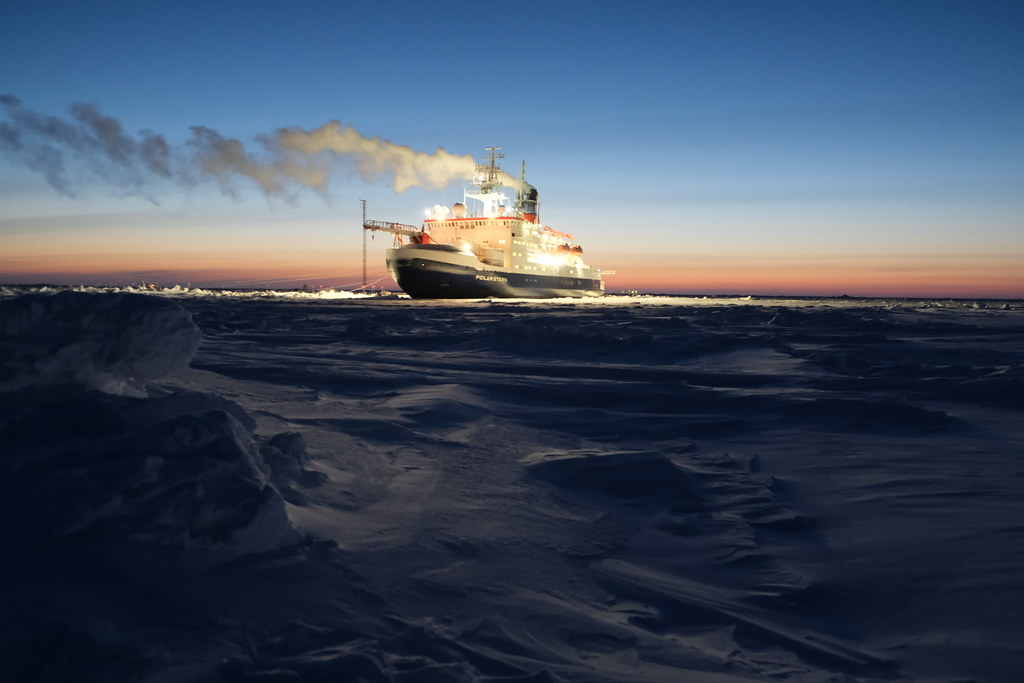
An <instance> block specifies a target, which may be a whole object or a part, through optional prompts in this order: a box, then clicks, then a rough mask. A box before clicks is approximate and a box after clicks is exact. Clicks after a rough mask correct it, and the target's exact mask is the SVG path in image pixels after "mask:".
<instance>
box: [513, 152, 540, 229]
mask: <svg viewBox="0 0 1024 683" xmlns="http://www.w3.org/2000/svg"><path fill="white" fill-rule="evenodd" d="M538 204H540V202H539V201H538V200H537V188H536V187H534V186H533V185H531V184H530V183H528V182H526V162H525V161H524V162H523V167H522V170H521V172H520V176H519V187H518V188H517V189H516V208H517V209H518V210H519V213H521V214H523V218H525V219H526V220H528V221H529V222H531V223H536V222H537V206H538Z"/></svg>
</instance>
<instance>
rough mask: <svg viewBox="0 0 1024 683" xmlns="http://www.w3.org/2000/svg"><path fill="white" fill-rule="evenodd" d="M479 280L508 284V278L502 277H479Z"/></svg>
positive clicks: (477, 277)
mask: <svg viewBox="0 0 1024 683" xmlns="http://www.w3.org/2000/svg"><path fill="white" fill-rule="evenodd" d="M476 279H477V280H483V281H485V282H508V278H506V277H501V276H500V275H479V274H478V275H477V276H476Z"/></svg>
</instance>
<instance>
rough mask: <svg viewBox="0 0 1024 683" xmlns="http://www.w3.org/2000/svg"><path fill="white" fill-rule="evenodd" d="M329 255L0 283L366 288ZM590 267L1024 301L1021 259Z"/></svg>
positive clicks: (824, 292)
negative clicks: (144, 283) (137, 283)
mask: <svg viewBox="0 0 1024 683" xmlns="http://www.w3.org/2000/svg"><path fill="white" fill-rule="evenodd" d="M332 256H333V255H331V254H328V255H327V256H325V253H324V251H323V250H310V249H294V250H285V251H278V252H275V253H268V252H266V251H262V250H245V249H240V250H238V251H236V252H234V253H231V254H227V255H226V254H224V253H223V252H221V253H214V252H207V253H202V254H196V253H190V252H176V253H175V252H166V253H161V254H144V253H134V254H132V253H121V254H111V253H107V254H90V255H82V254H70V253H66V254H49V255H46V256H45V257H44V256H31V255H27V254H25V255H22V256H21V257H20V258H17V259H10V258H3V260H0V282H3V283H5V284H33V283H48V284H55V285H76V284H81V285H90V284H116V283H118V282H120V283H125V284H127V283H132V282H147V283H154V284H158V285H165V286H171V285H175V284H177V285H183V286H184V285H192V286H213V287H217V286H228V287H230V286H238V287H243V286H249V287H253V288H259V287H271V288H273V287H279V288H297V287H301V286H303V285H307V286H309V287H313V288H321V287H323V288H337V287H344V288H356V287H359V286H360V285H361V283H362V271H361V262H360V256H359V255H352V254H347V255H345V256H344V257H342V258H336V257H335V258H332ZM588 262H590V263H593V264H596V265H598V266H602V267H605V269H607V270H614V274H610V275H606V276H605V278H604V280H605V286H606V291H607V292H608V293H621V292H629V291H639V292H647V293H666V294H685V293H691V294H700V295H704V294H740V295H746V294H750V295H772V294H775V295H793V296H839V295H849V296H869V297H875V296H880V297H885V296H888V297H925V298H950V297H952V298H993V299H1020V298H1024V275H1022V274H1021V268H1020V265H1019V263H1018V262H1017V260H1016V259H1014V258H1010V257H1006V258H997V257H988V258H978V259H974V260H970V259H964V260H958V259H953V258H951V257H941V258H940V257H932V258H920V259H914V258H911V257H904V258H894V257H889V258H884V259H882V258H869V257H862V258H832V259H828V258H818V259H814V258H811V257H808V256H805V257H803V258H795V257H794V258H789V259H782V258H780V257H777V256H776V257H772V258H764V259H757V258H755V257H753V256H752V255H747V256H746V257H745V258H738V257H731V258H724V257H713V256H709V255H704V256H694V257H691V258H682V257H672V256H664V255H660V256H659V255H643V254H628V255H614V254H592V255H588ZM367 279H368V281H369V282H371V283H374V284H375V286H378V287H380V286H382V287H384V288H385V289H389V288H396V285H395V283H394V282H393V281H392V280H391V278H390V277H389V276H388V275H387V274H386V272H385V269H384V265H383V262H382V258H381V257H380V255H379V254H374V255H373V257H371V261H370V262H369V264H368V269H367Z"/></svg>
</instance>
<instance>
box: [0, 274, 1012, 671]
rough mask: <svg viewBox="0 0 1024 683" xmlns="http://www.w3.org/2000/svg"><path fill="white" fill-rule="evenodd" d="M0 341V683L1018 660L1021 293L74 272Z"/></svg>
mask: <svg viewBox="0 0 1024 683" xmlns="http://www.w3.org/2000/svg"><path fill="white" fill-rule="evenodd" d="M199 329H201V330H202V333H203V340H202V342H201V343H200V342H199V334H198V330H199ZM0 330H2V335H0V350H3V351H4V353H3V356H2V359H0V453H2V456H0V458H2V459H0V506H2V508H3V509H2V510H0V514H3V515H4V519H6V520H10V521H11V522H12V523H10V524H7V525H5V526H4V528H3V531H2V532H0V534H3V538H2V541H3V547H5V548H8V549H9V557H11V558H14V560H13V561H9V562H6V563H5V564H4V565H3V566H2V569H0V573H2V583H0V612H2V613H3V614H4V615H5V616H4V619H3V620H2V622H0V623H2V627H0V678H3V679H5V680H6V679H10V680H41V681H42V680H84V681H128V680H145V681H154V682H155V681H172V680H173V681H177V680H201V681H257V680H282V681H284V680H310V681H321V680H323V681H334V680H346V681H347V680H364V681H465V680H479V681H556V680H557V681H678V680H694V681H737V680H779V679H785V680H794V681H839V680H844V681H862V680H863V681H869V680H890V679H911V680H919V679H923V678H928V679H931V680H939V681H954V680H964V679H967V678H971V679H974V680H980V681H1002V680H1006V681H1009V680H1013V678H1012V677H1013V672H1015V671H1018V670H1019V666H1018V665H1020V664H1024V661H1022V659H1024V658H1022V656H1021V654H1020V652H1019V649H1018V648H1016V645H1014V643H1017V642H1019V636H1020V635H1021V634H1020V631H1019V627H1014V626H1012V624H1013V622H1014V619H1013V617H1012V616H1007V617H1006V618H1004V617H1003V614H1004V610H1005V613H1006V614H1007V615H1013V614H1018V613H1019V609H1018V608H1021V607H1024V596H1022V595H1021V591H1020V589H1019V585H1018V584H1019V582H1018V580H1017V578H1016V577H1017V576H1018V571H1019V569H1020V568H1021V566H1022V565H1021V560H1022V559H1024V558H1021V557H1020V556H1019V553H1018V554H1017V555H1014V553H1013V550H1012V549H1013V548H1014V547H1020V545H1019V544H1020V541H1021V539H1022V538H1024V530H1022V529H1021V528H1020V526H1019V525H1016V526H1014V525H1013V524H1012V523H1010V522H1009V521H1003V520H1009V519H1012V518H1013V515H1012V511H1013V510H1014V509H1015V507H1014V506H1017V505H1018V501H1019V500H1021V493H1022V491H1021V482H1022V481H1024V471H1022V469H1021V463H1020V460H1019V457H1016V456H1014V455H1013V454H1014V453H1016V449H1015V447H1014V445H1013V444H1015V443H1019V441H1014V439H1015V438H1016V437H1017V436H1018V435H1019V429H1018V428H1017V426H1016V423H1017V422H1019V420H1013V419H1008V416H1015V415H1016V414H1019V411H1020V409H1021V407H1022V404H1021V400H1022V399H1021V392H1020V391H1019V389H1020V387H1021V378H1022V376H1024V372H1022V367H1024V366H1022V355H1024V351H1022V349H1024V346H1022V345H1021V343H1020V342H1021V339H1022V338H1024V323H1022V319H1021V314H1020V309H1019V308H1017V309H1013V308H1011V309H1008V310H1002V311H1000V310H992V309H975V308H971V307H967V306H956V307H949V306H937V305H933V304H931V303H927V302H922V304H921V305H919V306H908V305H906V304H899V305H892V306H886V305H874V304H872V305H863V304H857V302H850V303H847V302H844V305H843V306H836V304H835V303H832V304H822V305H819V306H815V305H813V304H810V305H807V304H804V305H800V306H796V305H794V306H782V305H754V304H751V305H742V306H716V305H707V304H703V305H699V306H684V305H679V306H673V307H664V306H659V307H653V306H650V305H646V304H645V303H643V302H635V301H633V302H626V303H623V304H621V305H616V306H611V307H597V306H587V305H585V304H582V303H581V304H575V303H564V302H563V303H552V304H524V303H517V302H466V303H458V304H454V303H445V304H439V303H435V304H431V303H426V304H411V303H410V302H394V301H391V302H388V301H380V302H373V301H358V302H356V301H337V302H319V301H318V302H307V301H294V300H292V301H273V300H265V299H264V300H252V301H240V300H230V301H225V300H218V299H216V298H193V299H180V300H179V301H178V303H177V304H175V303H174V302H171V301H168V300H165V299H161V298H157V297H144V296H137V295H125V294H112V295H103V296H100V295H87V294H81V293H67V294H58V295H56V296H45V297H32V296H27V297H21V298H17V299H7V300H0ZM197 345H198V350H197ZM190 361H191V363H190ZM186 366H188V367H186ZM261 434H272V436H269V437H267V436H262V435H261ZM1017 509H1019V507H1018V508H1017ZM890 535H891V536H892V540H888V537H889V536H890ZM990 538H999V539H1001V540H1000V542H999V544H998V545H993V544H991V543H988V542H987V540H986V539H990ZM883 549H884V550H883ZM966 556H969V557H970V558H971V562H972V564H971V565H970V567H971V570H970V572H964V571H961V570H959V569H958V567H960V566H961V565H962V563H963V562H964V561H966V560H965V559H964V557H966ZM961 594H962V595H963V598H962V599H961V598H960V597H959V596H960V595H961ZM993 596H998V605H997V606H996V602H995V601H993V600H992V597H993ZM950 603H952V604H955V605H956V607H955V608H953V607H950V609H951V610H953V609H955V614H956V618H955V619H951V618H948V617H947V616H945V614H944V612H943V611H942V607H943V605H945V604H950ZM987 605H993V607H992V608H989V607H987ZM964 624H967V626H964ZM1015 628H1016V630H1014V629H1015ZM965 629H969V630H965ZM981 651H984V652H987V653H989V654H988V655H987V656H985V657H979V656H978V652H981Z"/></svg>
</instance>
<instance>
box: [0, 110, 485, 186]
mask: <svg viewBox="0 0 1024 683" xmlns="http://www.w3.org/2000/svg"><path fill="white" fill-rule="evenodd" d="M0 105H2V106H3V110H4V112H5V114H6V118H7V120H6V121H3V120H0V150H2V151H3V152H4V153H6V154H7V156H9V157H10V158H12V159H14V160H16V161H18V162H20V163H21V164H23V165H25V166H26V167H28V168H30V169H32V170H33V171H36V172H38V173H40V174H42V175H43V177H44V178H46V181H47V182H48V183H49V184H50V185H51V186H52V187H53V188H54V189H55V190H56V191H57V192H59V193H61V194H64V195H67V196H74V195H75V190H76V188H78V187H80V186H82V185H84V184H85V183H86V182H88V181H94V180H97V179H99V180H101V181H104V182H107V183H110V184H112V185H113V186H114V187H115V188H116V189H117V190H118V191H120V192H124V193H127V194H140V195H145V196H149V195H150V194H151V193H152V192H153V191H154V190H155V189H157V188H158V187H159V186H160V185H161V184H167V183H170V184H173V185H176V186H180V187H193V186H195V185H197V184H200V183H202V182H204V181H213V182H214V183H216V184H217V186H218V187H219V188H220V189H221V190H222V191H224V192H226V193H228V194H235V193H236V192H237V191H238V189H239V183H241V184H242V185H245V184H248V183H253V184H255V185H256V187H258V188H259V189H260V191H261V192H263V193H264V194H265V195H267V196H279V197H285V198H288V199H292V198H294V196H295V194H296V193H297V192H298V191H301V190H304V189H310V190H313V191H315V192H318V193H320V194H324V195H326V193H327V192H328V188H329V185H330V183H331V180H332V177H333V174H334V173H336V172H338V171H339V170H344V169H354V170H355V171H356V172H358V173H359V175H360V176H362V177H363V178H364V179H366V180H369V181H380V180H390V181H391V183H392V184H393V186H394V189H395V191H396V192H398V193H402V192H405V191H406V190H407V189H409V188H410V187H422V188H425V189H432V190H437V189H441V188H443V187H445V186H447V185H449V184H451V183H452V182H454V181H456V180H460V179H466V178H471V177H472V175H473V172H474V170H475V162H474V160H473V157H472V155H469V154H467V155H463V156H457V155H454V154H451V153H449V152H447V151H445V150H444V149H442V148H440V147H438V148H437V150H436V151H435V152H433V153H427V152H423V151H416V150H414V149H412V148H411V147H407V146H404V145H396V144H395V143H393V142H389V141H388V140H382V139H381V138H379V137H372V138H368V137H366V136H364V135H362V134H360V133H359V132H358V131H356V130H355V129H354V128H352V127H351V126H347V125H346V126H342V125H341V124H340V123H338V122H337V121H331V122H329V123H326V124H324V125H323V126H321V127H319V128H316V129H313V130H303V129H301V128H296V127H287V128H279V129H278V130H276V131H275V132H274V133H273V134H270V135H264V136H260V137H259V138H257V140H256V144H255V145H254V149H252V150H250V149H246V146H245V145H244V144H243V143H242V142H241V141H239V140H236V139H234V138H228V137H224V136H223V135H221V134H220V133H219V132H217V131H216V130H213V129H211V128H207V127H205V126H192V127H191V129H190V131H191V133H190V136H189V138H188V140H187V141H186V143H185V144H184V145H182V146H179V147H174V146H172V145H170V144H169V143H168V142H167V140H166V139H165V138H164V137H163V136H162V135H158V134H156V133H153V132H152V131H149V130H143V131H140V132H139V133H137V134H134V135H133V134H131V133H127V132H126V131H125V130H124V126H122V125H121V123H120V121H118V120H117V119H115V118H113V117H110V116H106V115H104V114H102V113H100V111H99V110H98V109H97V108H96V106H94V105H92V104H82V103H76V104H73V105H71V107H70V109H69V116H68V117H67V118H60V117H57V116H50V115H47V114H42V113H39V112H36V111H32V110H31V109H27V108H25V107H24V106H23V105H22V104H21V102H20V101H19V100H18V98H16V97H14V96H12V95H0Z"/></svg>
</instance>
